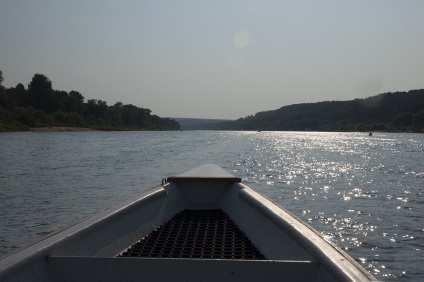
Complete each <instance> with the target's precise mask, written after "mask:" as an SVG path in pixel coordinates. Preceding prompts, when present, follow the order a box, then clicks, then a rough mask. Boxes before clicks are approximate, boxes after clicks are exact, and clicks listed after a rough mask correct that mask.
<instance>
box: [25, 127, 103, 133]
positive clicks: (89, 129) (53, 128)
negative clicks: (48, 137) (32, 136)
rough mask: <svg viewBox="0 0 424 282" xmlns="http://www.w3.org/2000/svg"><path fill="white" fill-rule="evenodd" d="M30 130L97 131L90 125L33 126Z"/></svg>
mask: <svg viewBox="0 0 424 282" xmlns="http://www.w3.org/2000/svg"><path fill="white" fill-rule="evenodd" d="M28 131H34V132H76V131H97V130H95V129H92V128H88V127H65V126H54V127H32V128H30V129H29V130H28Z"/></svg>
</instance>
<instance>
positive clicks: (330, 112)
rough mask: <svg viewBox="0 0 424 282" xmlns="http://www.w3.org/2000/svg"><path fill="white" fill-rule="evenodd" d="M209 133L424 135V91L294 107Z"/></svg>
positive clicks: (220, 126) (210, 126)
mask: <svg viewBox="0 0 424 282" xmlns="http://www.w3.org/2000/svg"><path fill="white" fill-rule="evenodd" d="M208 129H220V130H282V131H285V130H287V131H291V130H293V131H304V130H314V131H415V132H424V90H411V91H409V92H396V93H384V94H380V95H377V96H373V97H369V98H366V99H355V100H351V101H327V102H319V103H309V104H296V105H290V106H285V107H282V108H280V109H277V110H273V111H266V112H259V113H257V114H255V115H254V116H248V117H245V118H240V119H238V120H236V121H234V122H224V123H217V124H214V125H209V126H208Z"/></svg>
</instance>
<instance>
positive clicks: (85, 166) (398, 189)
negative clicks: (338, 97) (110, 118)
mask: <svg viewBox="0 0 424 282" xmlns="http://www.w3.org/2000/svg"><path fill="white" fill-rule="evenodd" d="M205 163H216V164H218V165H220V166H221V167H223V168H224V169H226V170H228V171H229V172H231V173H232V174H234V175H236V176H239V177H242V179H243V181H244V182H245V183H247V184H248V185H249V186H251V187H252V188H254V189H255V190H257V191H259V192H260V193H262V194H264V195H266V196H267V197H268V198H270V199H271V200H272V201H273V202H275V203H277V204H279V205H281V206H284V207H285V208H287V209H288V210H290V211H291V212H293V213H294V214H296V215H297V216H299V217H300V218H302V219H303V220H304V221H306V222H308V223H309V224H310V225H312V226H313V227H314V228H316V229H317V230H319V231H320V232H322V233H323V234H324V235H325V237H326V238H327V239H328V240H331V241H333V242H334V243H335V244H337V245H338V246H340V247H341V248H343V249H344V250H345V251H347V252H348V253H349V254H350V255H351V256H352V257H354V258H355V259H356V260H357V261H358V262H360V263H361V264H362V265H363V266H364V267H365V268H366V269H368V270H369V271H370V272H371V273H372V274H373V275H374V276H376V278H378V279H381V280H385V281H424V266H423V265H424V211H423V207H424V135H423V134H393V133H376V134H374V136H368V135H367V134H365V133H323V132H220V131H184V132H23V133H1V134H0V255H4V254H6V253H9V252H11V251H13V250H15V249H17V248H19V247H21V246H23V245H25V244H28V243H30V242H32V241H34V240H36V239H37V238H40V237H42V236H45V235H46V234H48V233H49V232H52V231H55V230H57V229H59V228H62V227H65V226H67V225H69V224H70V223H72V222H75V221H77V220H79V219H81V218H83V217H85V216H87V215H89V214H92V213H94V212H96V211H99V210H102V209H104V208H106V207H109V206H111V205H113V204H115V203H117V202H119V201H121V200H123V199H127V198H130V197H131V196H133V195H135V194H138V193H140V192H141V191H143V190H146V189H148V188H149V187H152V186H155V185H157V184H159V183H160V182H161V180H162V179H163V178H165V177H167V176H171V175H178V174H180V173H183V172H185V171H186V170H188V169H191V168H194V167H196V166H198V165H201V164H205Z"/></svg>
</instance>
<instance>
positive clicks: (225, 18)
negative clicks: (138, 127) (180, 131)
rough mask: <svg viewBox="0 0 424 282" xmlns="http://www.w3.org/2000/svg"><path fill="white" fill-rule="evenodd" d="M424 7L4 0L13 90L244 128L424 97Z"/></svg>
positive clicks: (1, 57) (380, 2)
mask: <svg viewBox="0 0 424 282" xmlns="http://www.w3.org/2000/svg"><path fill="white" fill-rule="evenodd" d="M423 14H424V1H422V0H416V1H415V0H403V1H399V0H373V1H365V0H363V1H344V0H332V1H330V0H320V1H284V0H276V1H267V0H261V1H255V0H244V1H241V0H234V1H233V0H231V1H230V0H211V1H204V0H190V1H188V0H178V1H174V0H168V1H163V0H152V1H141V0H133V1H130V0H122V1H109V0H83V1H82V0H73V1H57V0H37V1H34V0H1V4H0V70H1V71H2V72H3V76H4V82H3V85H4V86H5V87H8V88H9V87H15V86H16V85H17V84H18V83H22V84H23V85H24V86H25V87H27V86H28V84H29V83H30V81H31V79H32V77H33V76H34V74H36V73H41V74H44V75H45V76H47V77H48V78H49V79H50V80H51V81H52V84H53V88H54V89H56V90H64V91H67V92H70V91H71V90H75V91H79V92H80V93H81V94H82V95H83V96H84V97H85V98H86V100H88V99H98V100H103V101H106V102H107V104H108V105H114V104H115V103H116V102H118V101H119V102H122V103H124V104H133V105H135V106H138V107H142V108H148V109H150V110H152V114H156V115H158V116H161V117H189V118H216V119H237V118H240V117H245V116H248V115H254V114H255V113H257V112H260V111H266V110H274V109H278V108H280V107H282V106H285V105H291V104H298V103H313V102H320V101H331V100H352V99H355V98H366V97H369V96H374V95H377V94H379V93H385V92H396V91H409V90H412V89H422V88H424V31H423V30H424V16H423Z"/></svg>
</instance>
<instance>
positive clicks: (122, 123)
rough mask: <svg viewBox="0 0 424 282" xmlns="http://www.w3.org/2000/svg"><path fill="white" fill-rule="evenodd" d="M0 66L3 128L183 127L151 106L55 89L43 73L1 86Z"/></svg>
mask: <svg viewBox="0 0 424 282" xmlns="http://www.w3.org/2000/svg"><path fill="white" fill-rule="evenodd" d="M2 82H3V73H2V71H1V70H0V132H10V131H57V132H59V131H87V130H103V131H124V130H125V131H136V130H137V131H138V130H180V125H179V123H178V122H176V121H175V120H173V119H169V118H161V117H159V116H157V115H152V114H151V110H150V109H145V108H141V107H137V106H134V105H131V104H127V105H124V104H123V103H121V102H116V103H115V104H114V105H113V106H108V105H107V103H106V101H102V100H97V99H88V100H87V101H85V98H84V96H83V95H82V94H81V93H79V92H78V91H74V90H72V91H70V92H69V93H68V92H66V91H63V90H54V89H53V88H52V82H51V81H50V79H48V78H47V77H46V76H45V75H43V74H35V75H34V76H33V78H32V80H31V82H30V83H29V84H28V88H27V89H25V87H24V85H23V84H21V83H18V85H16V87H11V88H5V87H4V86H2V85H1V84H2Z"/></svg>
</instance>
